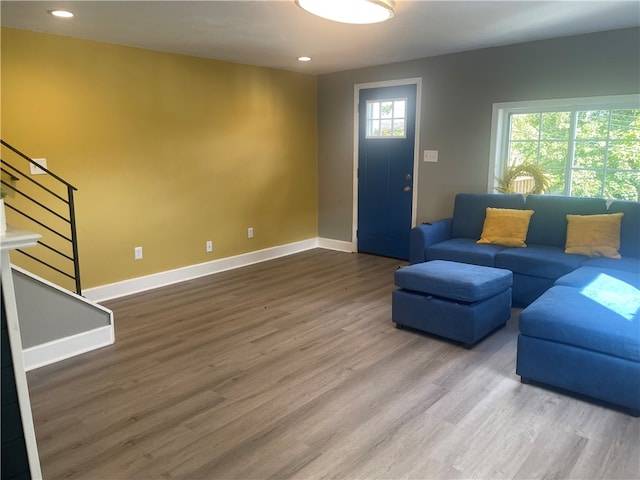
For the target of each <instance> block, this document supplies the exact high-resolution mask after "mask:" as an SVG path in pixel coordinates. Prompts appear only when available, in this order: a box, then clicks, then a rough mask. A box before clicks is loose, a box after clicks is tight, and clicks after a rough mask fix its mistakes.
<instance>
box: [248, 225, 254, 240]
mask: <svg viewBox="0 0 640 480" xmlns="http://www.w3.org/2000/svg"><path fill="white" fill-rule="evenodd" d="M247 238H253V227H249V228H247Z"/></svg>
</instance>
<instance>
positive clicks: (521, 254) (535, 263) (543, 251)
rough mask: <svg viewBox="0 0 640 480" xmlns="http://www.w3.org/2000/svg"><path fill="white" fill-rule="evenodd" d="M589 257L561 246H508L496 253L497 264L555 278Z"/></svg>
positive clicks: (519, 271) (528, 273) (517, 271)
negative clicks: (575, 253) (574, 253)
mask: <svg viewBox="0 0 640 480" xmlns="http://www.w3.org/2000/svg"><path fill="white" fill-rule="evenodd" d="M534 216H535V215H534ZM587 259H588V257H585V256H584V255H569V254H567V253H564V248H561V247H552V246H549V245H529V246H528V247H527V248H507V249H505V250H501V251H500V252H498V253H496V263H495V266H496V267H498V268H507V269H509V270H511V271H512V272H514V273H522V274H525V275H531V276H534V277H542V278H551V279H554V280H555V279H556V278H560V277H561V276H562V275H566V274H567V273H569V272H571V271H573V270H575V269H576V268H578V267H579V266H581V265H582V264H583V263H584V262H585V260H587Z"/></svg>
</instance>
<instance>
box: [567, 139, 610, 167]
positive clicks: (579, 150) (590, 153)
mask: <svg viewBox="0 0 640 480" xmlns="http://www.w3.org/2000/svg"><path fill="white" fill-rule="evenodd" d="M605 146H606V143H605V142H576V153H575V159H574V161H573V166H574V167H580V168H585V167H586V168H603V167H604V151H605Z"/></svg>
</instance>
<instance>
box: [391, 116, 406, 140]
mask: <svg viewBox="0 0 640 480" xmlns="http://www.w3.org/2000/svg"><path fill="white" fill-rule="evenodd" d="M393 135H394V137H404V120H394V121H393Z"/></svg>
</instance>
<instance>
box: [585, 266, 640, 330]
mask: <svg viewBox="0 0 640 480" xmlns="http://www.w3.org/2000/svg"><path fill="white" fill-rule="evenodd" d="M580 293H581V294H582V295H584V296H586V297H587V298H589V299H591V300H593V301H594V302H597V303H599V304H600V305H602V306H603V307H605V308H608V309H609V310H611V311H613V312H615V313H617V314H618V315H620V316H621V317H623V318H624V319H625V320H628V321H631V320H633V317H634V316H635V315H636V313H637V312H638V310H640V290H638V289H637V288H636V287H634V286H633V285H630V284H628V283H626V282H623V281H622V280H619V279H617V278H614V277H611V276H609V275H606V274H604V273H601V274H599V275H598V276H597V277H596V278H595V279H594V280H593V281H591V282H590V283H589V284H588V285H586V286H585V287H584V288H582V290H580Z"/></svg>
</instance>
